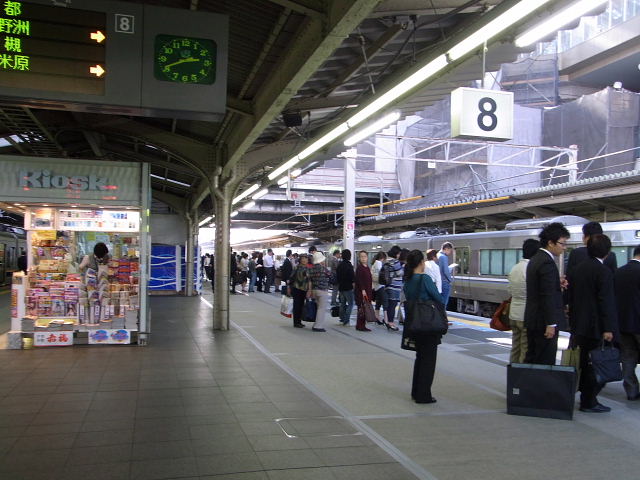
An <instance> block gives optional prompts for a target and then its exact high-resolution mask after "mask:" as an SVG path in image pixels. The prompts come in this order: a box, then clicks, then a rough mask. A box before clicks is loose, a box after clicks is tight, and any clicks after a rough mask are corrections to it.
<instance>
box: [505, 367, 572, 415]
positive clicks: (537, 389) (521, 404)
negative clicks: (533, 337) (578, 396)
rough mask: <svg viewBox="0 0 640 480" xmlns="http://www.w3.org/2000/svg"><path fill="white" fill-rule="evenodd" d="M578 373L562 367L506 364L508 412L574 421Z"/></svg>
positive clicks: (570, 368)
mask: <svg viewBox="0 0 640 480" xmlns="http://www.w3.org/2000/svg"><path fill="white" fill-rule="evenodd" d="M575 391H576V370H575V368H574V367H565V366H560V365H537V364H529V363H513V364H511V365H507V413H508V414H510V415H525V416H529V417H543V418H557V419H560V420H572V419H573V407H574V405H575Z"/></svg>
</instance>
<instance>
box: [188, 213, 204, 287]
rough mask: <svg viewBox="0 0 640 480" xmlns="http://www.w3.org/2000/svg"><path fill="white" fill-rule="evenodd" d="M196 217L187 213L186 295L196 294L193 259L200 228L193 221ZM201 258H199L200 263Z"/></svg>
mask: <svg viewBox="0 0 640 480" xmlns="http://www.w3.org/2000/svg"><path fill="white" fill-rule="evenodd" d="M194 218H195V217H194V216H193V214H191V215H187V245H186V248H185V253H184V254H185V262H186V265H187V268H186V273H185V275H186V276H187V278H186V279H185V292H184V293H185V295H186V296H187V297H191V296H192V295H193V294H194V288H193V279H194V277H195V272H194V270H193V266H194V264H193V259H194V256H195V246H196V245H197V244H198V228H197V224H196V223H195V222H194V221H193V219H194ZM199 263H200V259H198V264H199Z"/></svg>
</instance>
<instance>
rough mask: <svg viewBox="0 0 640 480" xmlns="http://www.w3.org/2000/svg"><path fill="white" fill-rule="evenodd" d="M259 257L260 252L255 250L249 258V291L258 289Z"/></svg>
mask: <svg viewBox="0 0 640 480" xmlns="http://www.w3.org/2000/svg"><path fill="white" fill-rule="evenodd" d="M257 259H258V253H257V252H253V253H252V254H251V258H250V259H249V293H253V292H255V291H256V280H257V279H258V275H257V271H256V260H257Z"/></svg>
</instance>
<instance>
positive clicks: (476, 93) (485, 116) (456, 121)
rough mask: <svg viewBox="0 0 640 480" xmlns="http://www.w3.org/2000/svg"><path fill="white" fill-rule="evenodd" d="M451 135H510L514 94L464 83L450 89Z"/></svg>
mask: <svg viewBox="0 0 640 480" xmlns="http://www.w3.org/2000/svg"><path fill="white" fill-rule="evenodd" d="M451 136H452V137H463V138H481V139H486V140H510V139H512V138H513V94H512V93H511V92H502V91H499V90H481V89H477V88H466V87H462V88H458V89H456V90H454V91H453V92H451Z"/></svg>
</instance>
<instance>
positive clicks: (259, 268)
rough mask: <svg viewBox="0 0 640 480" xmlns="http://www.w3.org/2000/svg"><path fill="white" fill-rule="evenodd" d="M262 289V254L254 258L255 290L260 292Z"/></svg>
mask: <svg viewBox="0 0 640 480" xmlns="http://www.w3.org/2000/svg"><path fill="white" fill-rule="evenodd" d="M263 288H264V254H263V253H262V252H259V253H258V257H257V258H256V289H257V290H258V291H259V292H262V290H263Z"/></svg>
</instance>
